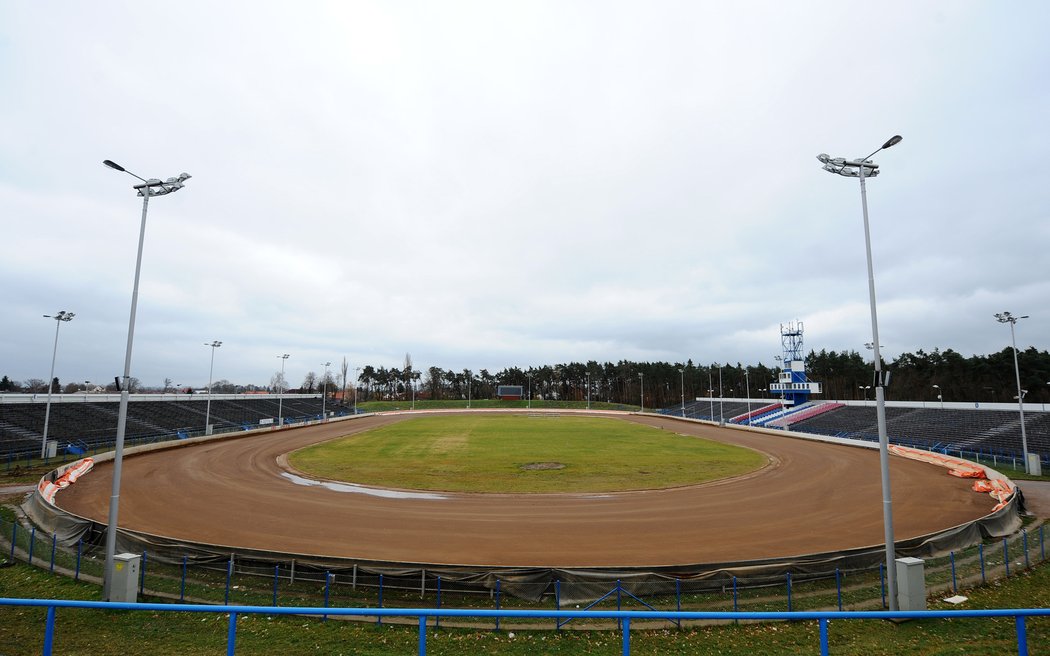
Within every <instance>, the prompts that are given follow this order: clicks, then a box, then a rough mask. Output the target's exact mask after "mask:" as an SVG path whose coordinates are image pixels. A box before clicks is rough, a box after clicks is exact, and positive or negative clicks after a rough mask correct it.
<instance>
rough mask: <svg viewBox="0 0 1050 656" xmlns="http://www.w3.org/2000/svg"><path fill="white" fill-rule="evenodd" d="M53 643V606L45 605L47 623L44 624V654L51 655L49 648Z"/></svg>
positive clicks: (45, 655)
mask: <svg viewBox="0 0 1050 656" xmlns="http://www.w3.org/2000/svg"><path fill="white" fill-rule="evenodd" d="M54 643H55V607H54V606H48V607H47V623H46V624H45V625H44V650H43V652H42V653H43V654H44V656H51V649H52V647H53V646H54Z"/></svg>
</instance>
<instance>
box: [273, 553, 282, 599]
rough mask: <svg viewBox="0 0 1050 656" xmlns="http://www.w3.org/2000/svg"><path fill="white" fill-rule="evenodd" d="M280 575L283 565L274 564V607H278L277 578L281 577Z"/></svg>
mask: <svg viewBox="0 0 1050 656" xmlns="http://www.w3.org/2000/svg"><path fill="white" fill-rule="evenodd" d="M280 575H281V566H280V565H279V564H278V565H274V566H273V607H274V608H276V607H277V580H278V579H279V578H280Z"/></svg>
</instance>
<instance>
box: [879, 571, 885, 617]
mask: <svg viewBox="0 0 1050 656" xmlns="http://www.w3.org/2000/svg"><path fill="white" fill-rule="evenodd" d="M879 588H880V589H881V594H882V607H883V608H886V566H885V565H884V564H882V563H879Z"/></svg>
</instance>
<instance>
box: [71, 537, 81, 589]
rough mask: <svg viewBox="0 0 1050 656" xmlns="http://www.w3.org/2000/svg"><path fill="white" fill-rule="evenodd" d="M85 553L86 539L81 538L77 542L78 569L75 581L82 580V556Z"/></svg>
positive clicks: (74, 574)
mask: <svg viewBox="0 0 1050 656" xmlns="http://www.w3.org/2000/svg"><path fill="white" fill-rule="evenodd" d="M83 551H84V538H80V539H79V540H77V569H76V571H75V572H74V573H73V580H74V581H79V580H80V556H81V554H82V553H83Z"/></svg>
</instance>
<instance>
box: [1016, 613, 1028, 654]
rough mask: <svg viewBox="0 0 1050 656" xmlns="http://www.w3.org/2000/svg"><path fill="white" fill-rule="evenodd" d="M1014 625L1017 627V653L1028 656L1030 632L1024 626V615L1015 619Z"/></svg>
mask: <svg viewBox="0 0 1050 656" xmlns="http://www.w3.org/2000/svg"><path fill="white" fill-rule="evenodd" d="M1014 625H1015V626H1016V627H1017V653H1018V654H1019V655H1020V656H1028V632H1027V631H1026V630H1025V626H1024V615H1018V616H1017V617H1015V618H1014Z"/></svg>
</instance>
